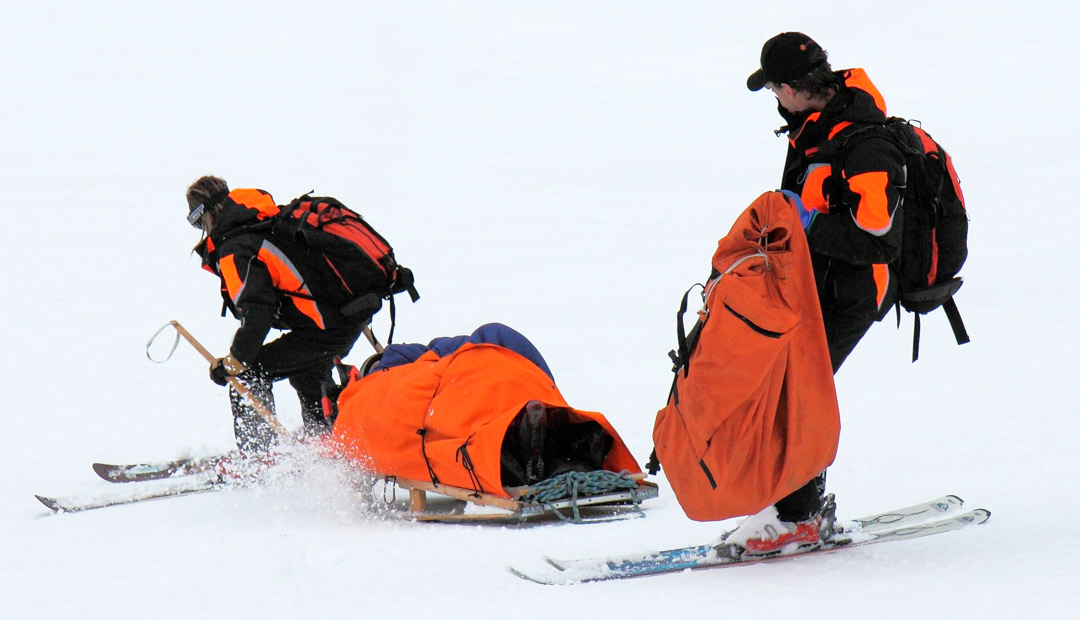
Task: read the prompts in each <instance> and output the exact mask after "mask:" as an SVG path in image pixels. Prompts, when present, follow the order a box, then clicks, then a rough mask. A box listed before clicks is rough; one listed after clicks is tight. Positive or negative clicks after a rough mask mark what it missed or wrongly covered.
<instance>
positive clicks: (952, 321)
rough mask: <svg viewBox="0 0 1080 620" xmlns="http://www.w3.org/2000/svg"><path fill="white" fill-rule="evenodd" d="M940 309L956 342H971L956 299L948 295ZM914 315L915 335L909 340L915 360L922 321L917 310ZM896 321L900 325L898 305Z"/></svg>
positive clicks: (913, 360)
mask: <svg viewBox="0 0 1080 620" xmlns="http://www.w3.org/2000/svg"><path fill="white" fill-rule="evenodd" d="M941 309H942V310H944V311H945V316H946V317H948V319H949V327H951V328H952V333H953V337H955V338H956V344H958V345H959V344H967V343H969V342H971V336H969V335H968V332H967V327H965V326H964V319H963V318H961V316H960V310H959V309H958V308H957V307H956V300H955V299H953V298H952V297H949V298H948V299H947V300H945V301H944V302H942V304H941ZM912 314H914V315H915V335H914V336H913V337H912V342H911V361H912V362H915V361H916V360H918V359H919V337H920V336H921V335H922V322H921V321H920V320H919V317H920V316H922V314H921V313H919V312H913V313H912ZM896 321H897V326H899V325H900V305H899V304H897V306H896Z"/></svg>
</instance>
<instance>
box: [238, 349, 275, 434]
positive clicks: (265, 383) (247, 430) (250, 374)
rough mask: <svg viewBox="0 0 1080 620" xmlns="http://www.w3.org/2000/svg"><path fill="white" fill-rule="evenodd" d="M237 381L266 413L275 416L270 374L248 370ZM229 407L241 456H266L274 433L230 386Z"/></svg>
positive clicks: (272, 382)
mask: <svg viewBox="0 0 1080 620" xmlns="http://www.w3.org/2000/svg"><path fill="white" fill-rule="evenodd" d="M236 378H237V379H238V380H239V381H240V383H241V384H242V385H243V386H244V387H246V388H247V389H248V390H249V391H250V392H251V395H252V396H253V397H254V398H256V399H258V401H259V402H260V403H261V404H262V405H263V406H264V407H266V409H267V410H268V411H270V412H271V413H274V393H273V391H272V387H273V384H274V381H273V378H272V377H271V376H270V375H269V374H267V373H265V372H260V371H258V370H256V369H249V370H247V371H246V372H244V373H243V374H240V375H238V376H237V377H236ZM229 404H230V405H231V406H232V414H233V432H234V434H235V435H236V445H237V447H239V448H240V451H241V452H244V453H254V452H266V451H267V450H269V449H270V447H271V446H273V445H274V444H275V443H277V433H276V432H275V431H274V429H273V428H272V427H271V426H270V424H269V423H268V422H266V420H264V419H263V418H262V417H261V416H260V415H259V414H258V412H257V411H255V408H254V407H252V406H251V405H250V404H248V402H247V401H246V399H244V398H243V397H242V396H240V393H239V392H237V391H236V388H234V387H232V386H229Z"/></svg>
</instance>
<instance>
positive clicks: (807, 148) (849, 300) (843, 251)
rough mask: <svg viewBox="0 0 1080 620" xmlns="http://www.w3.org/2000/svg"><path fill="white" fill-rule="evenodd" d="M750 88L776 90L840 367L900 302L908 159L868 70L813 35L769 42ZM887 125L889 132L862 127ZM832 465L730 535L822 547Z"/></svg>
mask: <svg viewBox="0 0 1080 620" xmlns="http://www.w3.org/2000/svg"><path fill="white" fill-rule="evenodd" d="M746 86H747V88H749V89H750V90H751V91H759V90H761V89H763V88H767V89H769V90H770V91H772V93H773V94H774V95H775V96H776V100H777V102H778V104H779V105H778V111H779V112H780V116H782V117H783V118H784V120H785V121H786V125H785V126H784V127H782V128H780V129H779V130H778V131H777V132H776V133H777V135H782V134H785V133H786V134H787V136H788V150H787V160H786V161H785V164H784V171H783V176H782V179H781V184H780V187H781V189H782V190H786V191H787V192H790V193H791V194H794V195H795V196H797V197H798V198H799V199H800V200H801V208H800V214H801V215H802V221H803V226H804V228H805V229H806V235H807V240H808V241H809V246H810V254H811V258H812V261H813V266H814V277H815V279H816V283H817V291H818V299H819V301H820V304H821V312H822V317H823V319H824V323H825V335H826V339H827V340H828V344H829V355H830V358H831V362H832V371H833V373H836V371H837V370H838V369H839V368H840V366H841V364H843V363H844V360H845V359H846V358H847V356H848V355H849V354H850V353H851V351H852V350H853V349H854V348H855V345H856V344H857V343H858V342H859V340H860V339H861V338H862V337H863V335H864V334H865V333H866V331H867V330H868V329H869V328H870V325H872V324H873V323H874V322H875V321H880V320H881V319H882V318H884V316H885V315H886V314H887V313H888V311H889V309H890V308H891V307H892V306H893V304H894V303H895V301H896V294H897V283H898V279H897V273H896V271H895V267H894V266H893V264H894V262H895V261H896V259H897V257H898V256H899V253H900V240H901V234H902V221H903V218H902V215H903V213H902V210H901V206H902V197H903V192H904V186H905V184H906V169H905V167H904V158H903V155H902V153H901V152H900V150H899V149H898V148H897V146H896V145H895V143H894V142H893V141H892V140H890V139H888V138H887V137H886V136H885V132H886V130H885V129H884V125H883V124H884V122H885V120H886V117H887V115H886V111H885V101H884V99H883V98H882V96H881V93H879V92H878V90H877V88H876V87H875V86H874V85H873V83H871V82H870V80H869V78H868V77H867V76H866V72H865V71H864V70H862V69H846V70H842V71H833V70H832V68H831V67H830V66H829V61H828V54H827V53H826V52H825V50H823V49H821V46H819V45H818V44H817V43H816V42H815V41H814V40H813V39H811V38H810V37H808V36H807V35H805V34H802V33H799V32H785V33H782V34H779V35H777V36H775V37H773V38H771V39H769V40H768V41H766V42H765V45H764V46H763V47H762V49H761V66H760V68H758V70H757V71H755V72H754V73H753V74H751V75H750V77H749V78H748V79H747V80H746ZM862 132H879V133H880V134H881V135H882V137H883V138H884V139H880V140H879V139H867V138H865V137H860V139H859V140H857V141H852V143H851V146H850V147H847V146H846V144H845V142H846V141H847V140H848V138H849V137H850V136H852V135H854V134H856V133H862ZM824 492H825V472H822V473H821V474H820V475H819V476H817V477H815V478H814V479H812V480H810V481H808V482H807V484H806V485H805V486H804V487H802V488H801V489H799V490H798V491H796V492H795V493H792V494H791V495H789V496H788V497H786V498H784V499H782V500H781V501H779V502H777V503H776V505H775V506H772V507H769V508H767V509H766V510H765V511H763V512H761V513H759V514H758V515H754V516H752V517H750V518H748V519H746V520H745V521H744V522H743V523H742V524H741V525H740V526H739V528H738V529H737V530H735V532H733V533H732V534H731V535H730V536H728V538H727V541H728V542H733V543H737V544H739V545H742V546H743V547H744V548H745V549H747V551H748V552H750V553H773V552H776V551H779V550H780V549H781V548H783V547H784V546H785V545H788V544H791V543H797V544H811V545H812V544H816V543H817V542H818V540H819V538H820V536H821V535H822V534H823V533H824V532H822V531H821V530H822V529H823V528H826V527H828V526H829V525H830V523H829V522H830V521H831V520H832V514H831V513H832V511H834V510H835V506H834V505H832V504H831V503H830V504H829V505H828V506H824V505H823V504H825V503H826V502H825V501H824V497H823V496H824Z"/></svg>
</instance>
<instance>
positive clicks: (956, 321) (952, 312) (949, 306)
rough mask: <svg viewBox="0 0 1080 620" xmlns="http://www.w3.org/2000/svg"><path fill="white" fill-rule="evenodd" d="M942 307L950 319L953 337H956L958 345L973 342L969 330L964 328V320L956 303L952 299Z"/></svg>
mask: <svg viewBox="0 0 1080 620" xmlns="http://www.w3.org/2000/svg"><path fill="white" fill-rule="evenodd" d="M941 307H942V308H943V309H944V310H945V316H947V317H949V325H950V326H951V327H952V333H953V336H956V344H967V343H969V342H971V337H970V336H968V333H967V328H966V327H964V320H963V319H962V318H960V311H959V310H958V309H957V308H956V301H955V300H954V299H953V298H952V297H950V298H949V301H946V302H945V303H943V304H942V305H941Z"/></svg>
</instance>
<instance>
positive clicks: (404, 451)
mask: <svg viewBox="0 0 1080 620" xmlns="http://www.w3.org/2000/svg"><path fill="white" fill-rule="evenodd" d="M530 400H538V401H540V402H542V403H544V404H545V405H546V406H547V407H548V408H565V409H566V410H567V412H568V413H569V418H570V422H571V423H581V422H588V421H595V422H597V423H598V424H600V426H601V427H603V429H604V431H605V432H606V433H607V434H609V435H610V436H611V438H612V439H613V440H614V443H613V444H612V448H611V450H610V451H609V452H608V453H607V455H606V457H605V459H604V463H603V465H604V469H607V470H610V471H616V472H618V471H622V470H624V469H625V470H627V471H629V472H631V473H640V472H641V470H640V469H639V468H638V466H637V463H636V462H635V461H634V458H633V456H632V455H631V454H630V451H629V450H627V448H626V446H625V445H624V444H623V442H622V439H620V438H619V435H618V434H617V433H616V432H615V429H614V428H612V426H611V424H609V423H608V421H607V419H606V418H605V417H604V416H603V415H602V414H599V413H594V412H591V411H579V410H577V409H572V408H570V406H569V405H567V404H566V401H565V400H564V399H563V397H562V394H560V393H559V390H558V388H556V387H555V385H554V383H553V382H552V380H551V378H550V377H548V376H547V375H546V374H544V372H543V371H541V370H540V369H539V368H537V367H536V366H535V365H534V364H533V363H532V362H530V361H529V360H527V359H525V358H524V357H522V356H521V355H518V354H517V353H515V352H513V351H511V350H509V349H505V348H503V347H500V346H497V345H493V344H471V343H470V344H466V345H464V346H462V347H461V348H459V349H458V350H457V351H455V352H453V353H452V354H450V355H447V356H446V357H442V358H440V357H439V356H438V355H437V354H436V353H435V352H433V351H429V352H427V353H425V354H424V355H423V356H421V357H420V358H419V359H417V360H416V361H415V362H412V363H409V364H404V365H401V366H395V367H392V368H388V369H384V370H376V371H375V372H373V373H372V374H370V375H368V376H366V377H364V378H363V379H360V380H359V381H356V382H354V383H352V384H351V385H349V387H348V388H346V389H345V391H344V392H342V394H341V397H340V398H339V400H338V410H339V414H338V419H337V421H336V422H335V423H334V431H333V432H334V436H335V438H336V440H337V442H338V444H339V448H340V449H341V450H343V451H344V455H345V456H346V457H348V458H350V459H352V460H354V461H356V462H358V463H359V464H360V465H361V466H362V467H365V468H367V469H369V470H371V471H373V472H375V473H376V474H378V475H380V476H397V477H400V478H407V479H412V480H425V481H426V480H432V478H433V477H435V478H437V481H438V483H440V484H444V485H449V486H454V487H459V488H466V489H475V490H477V491H480V492H483V493H488V494H492V495H497V496H500V497H509V495H508V494H507V492H506V491H505V490H504V488H503V484H502V480H501V469H500V457H501V450H502V445H503V438H504V436H505V435H506V431H507V428H508V427H509V426H510V424H511V422H513V420H514V418H515V417H516V416H517V415H518V413H519V412H520V411H521V410H522V408H523V407H525V405H526V404H527V403H528V402H529V401H530ZM478 487H479V488H478Z"/></svg>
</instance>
